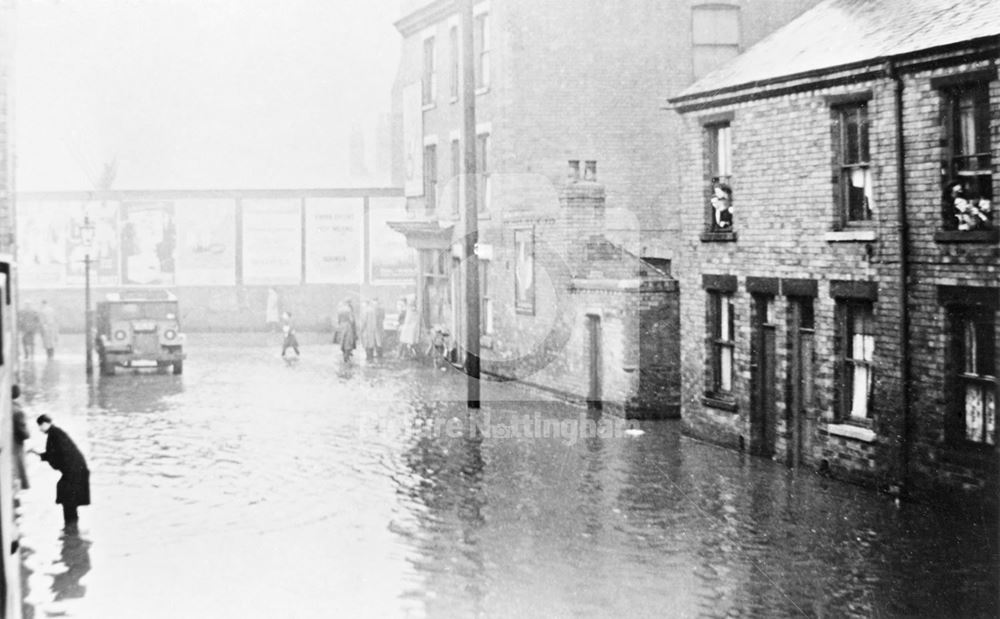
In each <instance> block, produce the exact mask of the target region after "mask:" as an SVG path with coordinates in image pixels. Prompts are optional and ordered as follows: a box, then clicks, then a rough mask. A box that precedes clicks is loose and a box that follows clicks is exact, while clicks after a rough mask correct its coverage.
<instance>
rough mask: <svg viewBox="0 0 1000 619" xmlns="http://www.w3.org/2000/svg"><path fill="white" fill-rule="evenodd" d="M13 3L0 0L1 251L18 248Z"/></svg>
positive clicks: (10, 250) (10, 251)
mask: <svg viewBox="0 0 1000 619" xmlns="http://www.w3.org/2000/svg"><path fill="white" fill-rule="evenodd" d="M12 32H13V5H12V4H11V3H10V2H8V1H7V0H0V253H13V251H14V238H13V229H14V220H13V199H12V194H13V190H14V176H13V172H14V158H13V147H14V145H13V128H12V124H11V109H12V107H13V105H12V101H11V76H12V74H13V61H14V44H13V34H12Z"/></svg>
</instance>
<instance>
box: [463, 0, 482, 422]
mask: <svg viewBox="0 0 1000 619" xmlns="http://www.w3.org/2000/svg"><path fill="white" fill-rule="evenodd" d="M473 1H474V0H457V3H458V7H459V12H460V13H461V24H462V27H461V36H462V143H463V144H464V146H465V157H464V166H463V172H464V174H463V176H462V178H463V179H464V181H465V218H464V219H465V230H464V232H465V236H464V239H465V247H464V251H463V254H464V257H465V260H463V261H462V265H463V268H464V269H465V323H466V325H465V376H466V384H467V387H468V396H467V404H468V407H469V408H479V326H480V325H479V303H480V301H479V257H478V256H477V255H476V249H477V245H478V244H479V211H478V208H479V207H478V201H477V200H476V189H477V188H476V183H477V180H478V177H477V176H476V59H475V49H474V48H475V43H474V40H475V39H474V33H473V26H474V20H473V13H472V3H473Z"/></svg>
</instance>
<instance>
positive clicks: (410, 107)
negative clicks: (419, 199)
mask: <svg viewBox="0 0 1000 619" xmlns="http://www.w3.org/2000/svg"><path fill="white" fill-rule="evenodd" d="M422 97H423V89H422V87H421V82H415V83H413V84H410V85H408V86H405V87H404V88H403V179H404V183H403V190H404V193H405V194H406V195H407V196H422V195H424V109H423V100H422Z"/></svg>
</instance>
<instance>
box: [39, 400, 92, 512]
mask: <svg viewBox="0 0 1000 619" xmlns="http://www.w3.org/2000/svg"><path fill="white" fill-rule="evenodd" d="M38 429H39V430H41V431H42V433H43V434H46V435H47V438H46V439H45V452H44V453H38V452H37V451H35V450H34V449H31V450H30V451H31V452H32V453H36V454H38V455H39V456H40V457H41V458H42V460H44V461H46V462H48V463H49V465H50V466H51V467H52V468H54V469H55V470H57V471H59V472H60V473H62V476H61V477H60V478H59V481H58V482H57V483H56V503H58V504H60V505H62V510H63V522H64V524H65V525H66V529H75V528H76V526H77V523H78V522H79V520H80V517H79V515H78V514H77V511H76V508H77V507H79V506H81V505H90V470H89V469H88V468H87V461H86V460H85V459H84V457H83V454H82V453H80V450H79V449H78V448H77V446H76V444H75V443H74V442H73V439H71V438H70V437H69V435H68V434H66V432H65V431H63V429H62V428H58V427H56V426H55V425H53V424H52V419H51V418H50V417H49V416H48V415H39V416H38Z"/></svg>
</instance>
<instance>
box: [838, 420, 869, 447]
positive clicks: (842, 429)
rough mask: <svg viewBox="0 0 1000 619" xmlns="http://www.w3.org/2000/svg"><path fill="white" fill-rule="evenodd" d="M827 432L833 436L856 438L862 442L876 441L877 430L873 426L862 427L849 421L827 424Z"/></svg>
mask: <svg viewBox="0 0 1000 619" xmlns="http://www.w3.org/2000/svg"><path fill="white" fill-rule="evenodd" d="M826 433H827V434H832V435H833V436H842V437H844V438H850V439H854V440H856V441H861V442H862V443H874V442H875V431H874V430H872V429H871V428H862V427H861V426H856V425H853V424H849V423H831V424H828V425H827V426H826Z"/></svg>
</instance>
